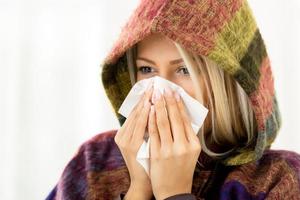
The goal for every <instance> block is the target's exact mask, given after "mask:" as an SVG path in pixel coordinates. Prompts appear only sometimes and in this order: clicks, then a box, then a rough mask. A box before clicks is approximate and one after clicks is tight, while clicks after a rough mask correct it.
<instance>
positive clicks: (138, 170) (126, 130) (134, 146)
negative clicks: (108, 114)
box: [114, 84, 153, 199]
mask: <svg viewBox="0 0 300 200" xmlns="http://www.w3.org/2000/svg"><path fill="white" fill-rule="evenodd" d="M152 92H153V87H152V84H151V87H148V89H147V91H146V92H145V94H144V96H143V98H141V100H140V101H139V103H138V104H137V105H136V106H135V108H134V109H133V111H132V112H131V113H130V115H129V116H128V118H127V119H126V121H125V122H124V124H123V126H122V127H121V128H120V129H119V130H118V132H117V134H116V136H115V138H114V139H115V142H116V144H117V145H118V147H119V149H120V151H121V153H122V156H123V158H124V160H125V163H126V165H127V168H128V171H129V175H130V188H129V190H128V192H127V194H126V196H125V199H151V197H152V187H151V183H150V179H149V176H148V175H147V173H146V171H145V170H144V168H143V167H142V166H141V165H140V164H139V163H138V162H137V160H136V156H137V152H138V149H139V148H140V146H141V145H142V143H143V141H144V133H145V131H146V126H147V121H148V116H149V111H150V106H151V103H150V97H151V96H152Z"/></svg>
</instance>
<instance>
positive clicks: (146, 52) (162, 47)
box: [136, 34, 203, 98]
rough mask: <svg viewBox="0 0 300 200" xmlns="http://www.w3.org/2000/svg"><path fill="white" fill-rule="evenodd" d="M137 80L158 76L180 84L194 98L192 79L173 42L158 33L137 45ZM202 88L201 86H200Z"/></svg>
mask: <svg viewBox="0 0 300 200" xmlns="http://www.w3.org/2000/svg"><path fill="white" fill-rule="evenodd" d="M136 66H137V81H139V80H142V79H145V78H150V77H152V76H160V77H162V78H164V79H167V80H169V81H172V82H173V83H175V84H177V85H179V86H181V87H182V88H183V89H184V90H185V91H186V92H187V93H188V94H189V95H190V96H192V97H194V98H195V91H194V87H193V82H192V79H191V78H190V75H189V72H188V70H187V68H186V66H185V65H184V62H183V60H182V58H181V56H180V54H179V52H178V50H177V48H176V46H175V44H174V43H173V42H172V41H171V40H170V39H168V38H167V37H164V36H163V35H160V34H152V35H150V36H149V37H147V38H145V39H144V40H142V41H140V42H139V43H138V45H137V59H136ZM202 88H203V87H202Z"/></svg>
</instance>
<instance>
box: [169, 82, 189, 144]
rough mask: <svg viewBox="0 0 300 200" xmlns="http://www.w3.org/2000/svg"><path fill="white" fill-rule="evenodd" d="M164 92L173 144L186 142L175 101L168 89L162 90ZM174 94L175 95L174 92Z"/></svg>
mask: <svg viewBox="0 0 300 200" xmlns="http://www.w3.org/2000/svg"><path fill="white" fill-rule="evenodd" d="M164 91H165V92H164V97H165V100H166V106H167V111H168V117H169V121H170V124H171V130H172V134H173V138H174V142H176V143H178V142H179V143H180V142H187V137H186V135H185V129H184V125H183V121H182V117H181V114H180V111H179V108H178V106H177V101H176V100H175V96H174V94H173V91H172V90H171V89H170V88H169V87H166V88H164ZM174 93H176V91H175V92H174ZM176 95H178V94H176Z"/></svg>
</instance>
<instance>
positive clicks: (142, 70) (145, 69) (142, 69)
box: [138, 66, 152, 74]
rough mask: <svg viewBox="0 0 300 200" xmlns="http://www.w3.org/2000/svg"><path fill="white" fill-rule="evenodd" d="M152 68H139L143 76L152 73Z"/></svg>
mask: <svg viewBox="0 0 300 200" xmlns="http://www.w3.org/2000/svg"><path fill="white" fill-rule="evenodd" d="M151 70H152V68H151V67H149V66H141V67H138V72H141V73H142V74H147V73H151V72H152V71H151Z"/></svg>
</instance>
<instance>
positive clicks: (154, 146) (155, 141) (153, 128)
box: [148, 106, 160, 157]
mask: <svg viewBox="0 0 300 200" xmlns="http://www.w3.org/2000/svg"><path fill="white" fill-rule="evenodd" d="M148 132H149V137H150V157H152V156H153V157H156V155H157V151H158V149H159V148H160V138H159V133H158V129H157V125H156V118H155V108H154V106H151V109H150V115H149V123H148Z"/></svg>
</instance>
